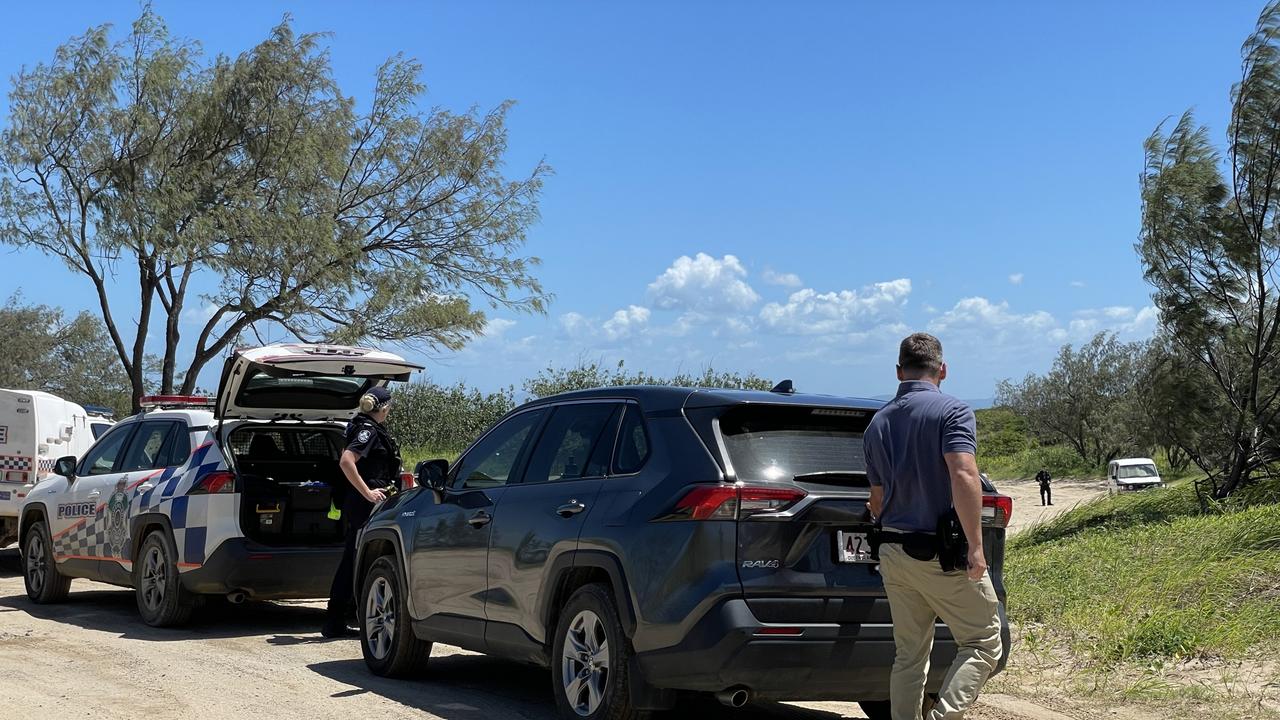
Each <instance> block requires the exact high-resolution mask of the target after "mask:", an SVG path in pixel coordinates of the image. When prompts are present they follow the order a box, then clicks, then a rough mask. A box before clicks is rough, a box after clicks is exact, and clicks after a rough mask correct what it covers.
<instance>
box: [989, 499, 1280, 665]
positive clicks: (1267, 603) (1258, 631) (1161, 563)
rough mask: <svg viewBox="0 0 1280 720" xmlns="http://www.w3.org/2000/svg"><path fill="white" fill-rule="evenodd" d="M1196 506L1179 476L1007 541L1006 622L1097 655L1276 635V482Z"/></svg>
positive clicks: (1171, 650)
mask: <svg viewBox="0 0 1280 720" xmlns="http://www.w3.org/2000/svg"><path fill="white" fill-rule="evenodd" d="M1274 485H1275V484H1272V486H1262V485H1260V486H1256V487H1254V488H1250V489H1249V491H1248V492H1246V493H1243V494H1242V496H1241V497H1240V498H1237V499H1234V500H1233V501H1231V502H1229V503H1224V504H1222V505H1218V506H1214V507H1213V508H1211V512H1210V513H1208V514H1201V512H1200V506H1199V504H1198V502H1197V501H1196V498H1195V494H1194V490H1193V489H1192V487H1191V485H1190V483H1187V482H1182V483H1178V484H1176V485H1174V486H1173V487H1171V488H1168V489H1167V490H1165V491H1163V492H1147V493H1141V494H1137V495H1127V496H1119V497H1112V498H1106V499H1103V500H1100V501H1097V502H1095V503H1090V504H1088V505H1085V506H1082V507H1080V508H1076V509H1074V510H1072V511H1070V512H1068V513H1065V514H1064V515H1062V516H1060V517H1059V518H1057V519H1056V520H1055V521H1053V522H1050V523H1047V524H1045V525H1042V526H1040V527H1038V528H1034V529H1032V530H1029V531H1027V532H1024V533H1021V534H1019V535H1017V536H1015V537H1013V538H1012V539H1011V540H1010V543H1009V548H1008V555H1007V559H1006V562H1005V567H1006V570H1005V581H1006V584H1007V585H1008V589H1009V597H1010V613H1011V615H1012V619H1013V620H1014V621H1015V622H1018V623H1021V624H1023V625H1024V626H1028V625H1032V626H1038V627H1039V628H1040V629H1039V632H1040V633H1042V634H1045V635H1048V636H1052V637H1053V639H1056V640H1061V641H1065V642H1066V643H1067V644H1068V646H1069V647H1070V648H1071V650H1072V651H1073V652H1074V653H1076V654H1078V655H1081V656H1083V657H1086V658H1088V659H1090V660H1092V661H1094V662H1098V663H1102V664H1104V665H1108V664H1115V663H1119V662H1122V661H1135V660H1142V659H1179V658H1188V657H1241V656H1244V655H1245V654H1247V653H1250V652H1251V651H1258V650H1262V649H1264V648H1265V647H1266V646H1270V645H1272V644H1273V643H1274V642H1275V639H1276V638H1277V637H1280V504H1277V503H1275V502H1274V500H1275V499H1276V496H1277V495H1280V488H1277V487H1275V486H1274Z"/></svg>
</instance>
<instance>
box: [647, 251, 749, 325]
mask: <svg viewBox="0 0 1280 720" xmlns="http://www.w3.org/2000/svg"><path fill="white" fill-rule="evenodd" d="M746 276H747V270H746V268H744V267H743V266H742V263H741V262H740V261H739V260H738V258H737V257H735V256H733V255H725V256H724V257H722V258H720V259H718V260H717V259H716V258H713V257H711V256H710V255H707V254H706V253H698V254H697V256H695V257H692V258H691V257H689V256H687V255H685V256H681V257H679V258H676V261H675V262H674V263H672V264H671V267H669V268H667V269H666V270H665V271H663V273H662V274H661V275H659V276H658V279H656V280H654V281H653V282H652V283H650V284H649V296H650V297H651V298H653V302H654V304H655V305H657V306H658V307H659V308H662V309H663V310H700V311H713V312H724V311H741V310H746V309H748V308H750V307H751V306H753V305H755V304H756V303H757V302H759V300H760V296H759V295H758V294H756V291H755V290H753V289H752V288H751V286H750V285H748V284H747V282H746V280H744V278H745V277H746Z"/></svg>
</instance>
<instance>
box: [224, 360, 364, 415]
mask: <svg viewBox="0 0 1280 720" xmlns="http://www.w3.org/2000/svg"><path fill="white" fill-rule="evenodd" d="M375 382H377V381H376V380H373V379H370V378H365V377H346V376H342V375H310V374H306V373H289V372H287V371H279V370H273V371H272V372H271V373H270V374H268V373H267V372H266V371H264V370H263V369H262V368H257V367H255V368H250V369H249V371H248V377H246V378H245V379H244V382H242V383H240V390H239V392H237V393H236V398H235V403H236V405H239V406H240V407H253V408H280V407H284V408H300V409H304V410H350V409H352V408H354V407H355V406H356V405H357V404H358V403H359V401H360V396H361V395H363V394H364V392H365V391H366V390H368V389H369V388H370V387H372V386H373V384H374V383H375Z"/></svg>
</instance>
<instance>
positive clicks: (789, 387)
mask: <svg viewBox="0 0 1280 720" xmlns="http://www.w3.org/2000/svg"><path fill="white" fill-rule="evenodd" d="M769 392H775V393H781V394H783V395H795V394H796V386H795V384H794V383H792V382H791V381H790V380H783V381H782V382H780V383H778V384H777V385H774V386H773V389H772V390H770V391H769Z"/></svg>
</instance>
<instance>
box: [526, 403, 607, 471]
mask: <svg viewBox="0 0 1280 720" xmlns="http://www.w3.org/2000/svg"><path fill="white" fill-rule="evenodd" d="M621 410H622V405H621V404H620V403H603V402H597V403H578V404H573V405H561V406H560V407H557V408H556V409H555V411H554V413H553V414H552V416H551V419H550V420H548V421H547V424H546V428H545V429H544V430H543V431H542V436H541V437H540V438H539V439H538V445H537V447H536V448H535V449H534V451H533V455H531V456H530V459H529V466H528V470H526V471H525V475H524V481H525V482H527V483H537V482H555V481H557V480H574V479H577V478H584V477H603V476H604V475H606V474H607V473H608V472H609V455H610V450H611V449H612V447H613V437H614V432H613V431H615V430H616V429H617V427H618V413H619V412H620V411H621Z"/></svg>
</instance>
